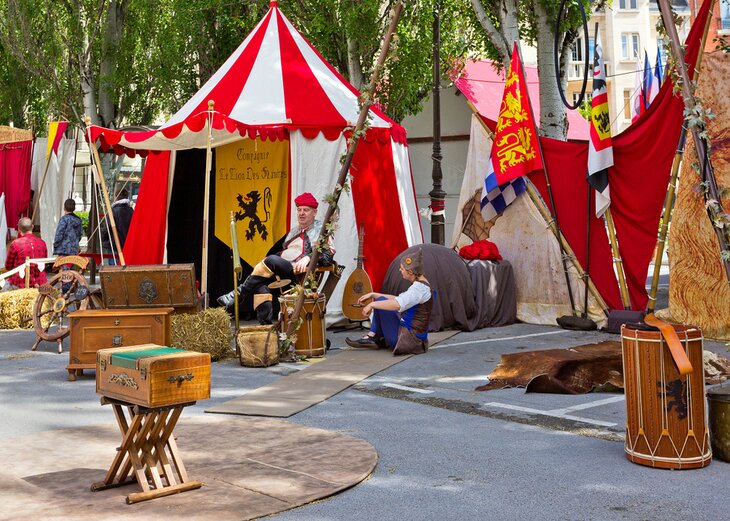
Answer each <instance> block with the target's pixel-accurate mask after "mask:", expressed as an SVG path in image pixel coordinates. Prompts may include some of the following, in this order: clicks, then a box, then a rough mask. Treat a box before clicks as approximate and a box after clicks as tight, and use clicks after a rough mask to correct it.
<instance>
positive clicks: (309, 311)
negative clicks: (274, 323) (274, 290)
mask: <svg viewBox="0 0 730 521" xmlns="http://www.w3.org/2000/svg"><path fill="white" fill-rule="evenodd" d="M297 298H298V296H297V295H282V296H281V297H279V304H280V307H281V316H282V321H281V329H282V331H286V330H287V328H288V327H289V321H290V320H291V316H290V315H291V313H293V311H294V306H295V305H296V302H297ZM325 304H326V299H325V296H324V295H319V294H317V293H315V294H314V295H313V296H312V297H306V298H305V299H304V305H303V306H302V311H301V313H300V315H299V316H300V317H301V318H302V325H301V326H300V327H299V331H297V340H296V342H294V352H295V353H296V354H297V355H299V356H305V357H314V356H324V352H325V344H326V342H327V333H326V331H325V320H324V315H325V310H326V309H325V308H326V306H325Z"/></svg>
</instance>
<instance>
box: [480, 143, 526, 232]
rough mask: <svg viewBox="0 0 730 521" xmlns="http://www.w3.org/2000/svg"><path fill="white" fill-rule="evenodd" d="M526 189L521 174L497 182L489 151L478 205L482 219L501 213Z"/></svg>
mask: <svg viewBox="0 0 730 521" xmlns="http://www.w3.org/2000/svg"><path fill="white" fill-rule="evenodd" d="M526 189H527V184H526V183H525V178H524V177H522V176H520V177H518V178H516V179H513V180H512V181H509V182H507V183H504V184H503V185H498V184H497V175H496V174H495V173H494V166H492V154H491V152H490V154H489V161H487V175H486V177H485V178H484V186H482V202H481V205H480V206H481V210H482V219H484V221H489V220H490V219H493V218H494V217H496V216H497V215H499V214H501V213H502V212H503V211H504V209H505V208H507V205H509V204H510V203H511V202H512V201H514V200H515V199H517V196H518V195H520V194H521V193H522V192H524V191H525V190H526Z"/></svg>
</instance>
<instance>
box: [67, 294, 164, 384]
mask: <svg viewBox="0 0 730 521" xmlns="http://www.w3.org/2000/svg"><path fill="white" fill-rule="evenodd" d="M172 312H173V309H172V308H158V309H125V310H118V311H117V310H108V309H89V310H84V311H74V312H72V313H69V320H70V322H71V334H70V348H69V353H68V365H67V366H66V369H67V370H68V379H69V380H71V381H73V380H76V375H77V374H82V373H83V370H84V369H94V368H96V352H97V351H98V350H99V349H106V348H110V347H125V346H136V345H140V344H161V345H167V344H169V343H170V322H171V316H172Z"/></svg>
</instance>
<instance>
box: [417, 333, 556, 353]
mask: <svg viewBox="0 0 730 521" xmlns="http://www.w3.org/2000/svg"><path fill="white" fill-rule="evenodd" d="M560 333H568V331H567V330H563V329H561V330H560V331H546V332H544V333H531V334H529V335H516V336H504V337H500V338H487V339H484V340H467V341H465V342H454V343H453V344H439V345H437V346H434V347H432V348H431V349H438V348H440V347H454V346H465V345H469V344H483V343H486V342H500V341H506V340H518V339H520V338H530V337H535V336H546V335H558V334H560Z"/></svg>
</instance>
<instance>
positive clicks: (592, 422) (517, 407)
mask: <svg viewBox="0 0 730 521" xmlns="http://www.w3.org/2000/svg"><path fill="white" fill-rule="evenodd" d="M484 406H488V407H497V408H500V409H509V410H513V411H520V412H526V413H529V414H538V415H541V416H550V417H552V418H561V419H563V420H573V421H577V422H581V423H588V424H590V425H597V426H599V427H615V426H616V424H615V423H612V422H606V421H601V420H593V419H591V418H581V417H580V416H573V415H570V414H565V413H560V412H558V413H556V412H554V411H541V410H540V409H532V408H530V407H522V406H520V405H511V404H509V403H500V402H489V403H485V404H484ZM557 410H558V411H559V410H560V409H557Z"/></svg>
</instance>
